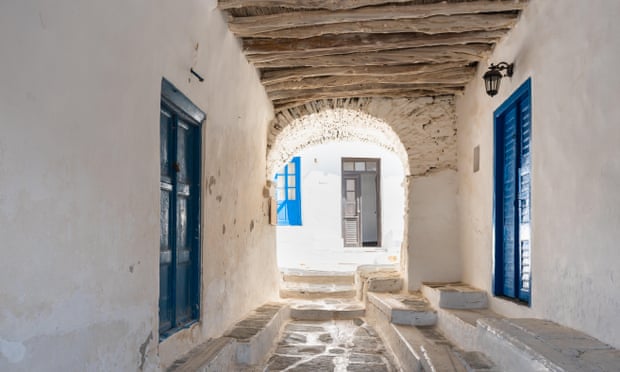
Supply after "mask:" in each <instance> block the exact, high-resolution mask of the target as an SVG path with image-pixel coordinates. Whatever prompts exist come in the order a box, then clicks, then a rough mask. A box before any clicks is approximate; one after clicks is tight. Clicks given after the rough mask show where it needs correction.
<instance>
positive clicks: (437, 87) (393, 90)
mask: <svg viewBox="0 0 620 372" xmlns="http://www.w3.org/2000/svg"><path fill="white" fill-rule="evenodd" d="M462 90H463V86H462V85H458V84H357V85H348V86H345V87H337V88H330V89H323V88H315V89H294V90H279V91H274V92H269V93H268V95H269V98H270V99H271V100H272V101H277V100H297V99H307V98H312V99H323V98H342V97H368V96H402V95H404V94H408V93H409V92H413V91H427V92H435V94H434V95H441V94H454V93H457V92H460V91H462Z"/></svg>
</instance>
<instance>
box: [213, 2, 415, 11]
mask: <svg viewBox="0 0 620 372" xmlns="http://www.w3.org/2000/svg"><path fill="white" fill-rule="evenodd" d="M409 2H411V0H301V1H300V0H219V1H218V5H217V7H218V8H219V9H221V10H229V9H240V8H247V7H261V8H269V7H283V8H288V9H302V10H308V9H326V10H345V9H357V8H363V7H366V6H376V5H385V4H394V3H409Z"/></svg>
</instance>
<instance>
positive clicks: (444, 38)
mask: <svg viewBox="0 0 620 372" xmlns="http://www.w3.org/2000/svg"><path fill="white" fill-rule="evenodd" d="M503 35H505V32H501V31H482V32H465V33H449V34H439V35H432V36H424V35H420V34H390V35H383V36H379V35H366V34H362V35H337V36H323V37H316V38H308V39H302V40H278V41H277V42H274V41H275V40H271V39H245V41H244V49H245V53H246V56H247V58H248V60H249V61H251V62H268V61H273V60H277V59H281V58H309V57H319V56H329V55H337V54H346V53H361V52H377V51H382V50H396V49H408V48H419V47H431V46H440V45H464V44H474V43H483V44H494V43H496V42H497V41H498V40H499V39H500V38H501V37H502V36H503ZM287 41H288V42H287Z"/></svg>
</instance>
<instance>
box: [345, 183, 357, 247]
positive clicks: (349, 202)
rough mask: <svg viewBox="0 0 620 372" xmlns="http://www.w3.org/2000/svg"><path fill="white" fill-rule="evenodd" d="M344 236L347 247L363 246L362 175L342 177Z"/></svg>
mask: <svg viewBox="0 0 620 372" xmlns="http://www.w3.org/2000/svg"><path fill="white" fill-rule="evenodd" d="M342 181H343V182H342V188H343V190H342V218H343V222H342V236H343V238H344V246H345V247H359V246H361V244H360V243H361V237H360V232H361V229H360V212H361V210H360V176H359V175H350V176H343V178H342Z"/></svg>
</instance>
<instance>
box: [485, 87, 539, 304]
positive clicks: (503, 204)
mask: <svg viewBox="0 0 620 372" xmlns="http://www.w3.org/2000/svg"><path fill="white" fill-rule="evenodd" d="M530 106H531V98H530V83H529V80H528V82H526V83H525V84H524V85H523V86H522V87H521V88H519V89H518V90H517V92H515V94H513V96H511V97H510V98H509V99H508V100H507V101H506V102H505V103H504V104H503V105H502V106H501V107H500V108H499V109H498V110H497V111H496V112H495V131H496V136H495V138H496V148H495V154H496V159H495V164H496V165H495V166H496V169H495V177H496V182H495V185H496V186H495V196H496V202H495V218H496V230H495V231H496V243H495V244H496V247H495V250H496V254H495V267H496V269H495V274H494V275H495V278H494V282H495V294H497V295H503V296H507V297H512V298H517V299H520V300H523V301H526V302H528V303H529V301H530V288H531V246H530V214H531V213H530V205H531V203H530V199H531V198H530V193H531V191H530V190H531V172H530V170H531V156H530V147H531V107H530Z"/></svg>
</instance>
